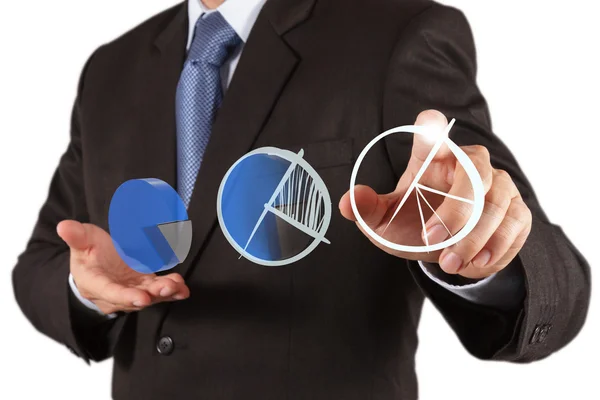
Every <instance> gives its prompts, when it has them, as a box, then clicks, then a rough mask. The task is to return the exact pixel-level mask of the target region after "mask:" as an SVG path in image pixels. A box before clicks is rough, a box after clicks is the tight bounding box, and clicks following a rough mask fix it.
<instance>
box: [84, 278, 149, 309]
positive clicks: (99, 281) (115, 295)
mask: <svg viewBox="0 0 600 400" xmlns="http://www.w3.org/2000/svg"><path fill="white" fill-rule="evenodd" d="M81 286H82V287H86V288H88V289H87V292H88V293H89V297H91V299H92V300H102V301H105V302H107V303H111V304H115V305H119V306H121V307H146V306H148V305H150V304H152V299H151V298H150V295H149V294H148V293H147V292H146V291H145V290H142V289H140V288H133V287H128V286H125V285H122V284H120V283H116V282H114V281H112V280H111V279H110V278H108V277H107V276H104V275H94V276H93V277H90V278H89V282H87V284H86V282H81Z"/></svg>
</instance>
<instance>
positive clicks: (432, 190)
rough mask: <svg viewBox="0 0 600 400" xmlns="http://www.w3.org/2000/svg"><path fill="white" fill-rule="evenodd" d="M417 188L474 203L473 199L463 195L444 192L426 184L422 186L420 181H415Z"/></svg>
mask: <svg viewBox="0 0 600 400" xmlns="http://www.w3.org/2000/svg"><path fill="white" fill-rule="evenodd" d="M417 188H421V189H423V190H427V191H428V192H431V193H435V194H439V195H441V196H445V197H449V198H451V199H454V200H458V201H462V202H464V203H469V204H475V202H474V201H473V200H470V199H465V198H464V197H459V196H454V195H453V194H450V193H445V192H442V191H440V190H437V189H433V188H430V187H428V186H423V185H421V184H420V183H417Z"/></svg>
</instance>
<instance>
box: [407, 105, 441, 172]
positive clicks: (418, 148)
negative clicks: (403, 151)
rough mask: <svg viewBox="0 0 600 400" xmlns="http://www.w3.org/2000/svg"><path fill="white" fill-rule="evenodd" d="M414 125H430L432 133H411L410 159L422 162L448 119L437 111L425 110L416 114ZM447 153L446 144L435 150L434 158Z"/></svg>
mask: <svg viewBox="0 0 600 400" xmlns="http://www.w3.org/2000/svg"><path fill="white" fill-rule="evenodd" d="M415 125H417V126H427V127H431V128H432V132H433V133H434V134H432V135H421V134H415V135H413V147H412V152H411V159H412V160H417V161H419V162H420V164H422V163H423V162H424V161H425V159H426V158H427V156H428V155H429V153H430V152H431V150H432V148H433V146H434V144H435V143H436V142H437V140H438V139H439V134H441V133H443V132H444V130H445V129H446V127H447V126H448V119H446V116H445V115H444V114H442V113H441V112H439V111H436V110H426V111H423V112H421V113H420V114H419V115H418V116H417V120H416V122H415ZM449 154H450V149H449V148H448V147H447V146H443V147H441V148H440V149H439V151H437V152H436V154H435V157H434V158H435V159H440V158H444V157H446V156H447V155H449Z"/></svg>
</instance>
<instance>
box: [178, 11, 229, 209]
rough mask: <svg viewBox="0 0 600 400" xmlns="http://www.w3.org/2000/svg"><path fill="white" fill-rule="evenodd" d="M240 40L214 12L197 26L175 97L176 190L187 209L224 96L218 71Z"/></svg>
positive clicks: (218, 14)
mask: <svg viewBox="0 0 600 400" xmlns="http://www.w3.org/2000/svg"><path fill="white" fill-rule="evenodd" d="M240 42H241V39H240V38H239V36H238V35H237V34H236V33H235V31H234V30H233V28H232V27H231V26H230V25H229V24H228V23H227V21H225V19H224V18H223V16H222V15H221V14H220V13H219V12H218V11H215V12H213V13H210V14H208V15H206V16H204V18H200V19H199V20H198V22H197V23H196V28H195V32H194V39H193V41H192V45H191V47H190V50H189V53H188V57H187V60H186V61H185V65H184V67H183V72H182V73H181V77H180V78H179V84H178V85H177V94H176V101H175V102H176V112H175V116H176V124H177V190H178V192H179V194H180V195H181V198H182V199H183V202H184V203H185V205H186V207H187V206H189V203H190V199H191V197H192V192H193V190H194V185H195V183H196V178H197V176H198V171H199V170H200V165H201V164H202V158H203V156H204V152H205V151H206V147H207V146H208V141H209V139H210V134H211V130H212V125H213V122H214V119H215V114H216V111H217V109H218V108H219V105H220V104H221V100H222V99H223V92H222V87H221V74H220V70H221V67H222V66H223V64H224V63H225V61H227V59H228V58H229V56H230V55H231V53H232V52H233V50H234V49H235V48H236V47H237V46H238V45H239V44H240Z"/></svg>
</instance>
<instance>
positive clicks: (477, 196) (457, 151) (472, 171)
mask: <svg viewBox="0 0 600 400" xmlns="http://www.w3.org/2000/svg"><path fill="white" fill-rule="evenodd" d="M454 123H455V120H454V119H453V120H452V121H451V122H450V123H449V124H448V126H447V127H446V130H445V131H442V132H440V130H439V128H435V127H431V126H415V125H405V126H400V127H397V128H393V129H390V130H387V131H385V132H383V133H381V134H380V135H378V136H377V137H375V138H374V139H373V140H371V142H369V143H368V144H367V146H366V147H365V148H364V149H363V151H362V152H361V153H360V155H359V156H358V159H357V160H356V163H355V165H354V169H353V170H352V176H351V178H350V203H351V206H352V211H353V212H354V215H355V216H356V219H357V223H358V224H359V225H360V226H361V228H362V229H364V231H365V232H366V233H367V234H368V235H369V236H370V237H371V238H372V239H373V240H375V241H377V242H378V243H380V244H381V245H383V246H385V247H387V248H390V249H393V250H397V251H403V252H410V253H421V252H430V251H436V250H441V249H444V248H446V247H449V246H452V245H453V244H456V243H458V242H459V241H461V240H462V239H464V238H465V237H466V236H467V235H468V234H469V233H470V232H471V231H472V230H473V228H475V225H477V222H478V221H479V218H480V217H481V214H482V213H483V207H484V202H485V189H484V186H483V182H482V180H481V176H480V175H479V172H477V168H476V167H475V165H474V164H473V162H472V161H471V159H470V158H469V157H468V156H467V154H466V153H465V152H464V151H462V149H461V148H460V147H458V146H457V145H456V144H455V143H454V142H453V141H452V140H450V138H449V136H448V134H449V132H450V130H451V129H452V127H453V126H454ZM393 134H413V135H424V136H427V137H428V138H435V144H434V145H433V147H432V149H431V151H430V152H429V155H428V156H427V158H426V159H425V161H424V162H423V165H422V166H421V168H420V170H419V171H418V172H417V174H416V175H415V177H414V178H413V181H412V182H411V184H410V185H409V187H408V189H407V191H406V193H405V194H404V196H403V198H402V200H401V201H400V204H399V205H398V206H397V208H396V210H395V212H394V214H393V215H392V217H391V218H390V220H389V222H388V223H387V226H389V225H390V224H391V223H392V221H393V220H394V218H395V217H396V215H397V214H398V212H399V211H400V210H401V209H402V207H403V206H404V205H405V204H406V201H407V199H408V197H409V196H410V194H412V193H413V192H414V193H415V194H416V196H415V197H416V201H417V204H418V210H419V213H420V219H421V223H422V226H423V230H424V233H425V235H424V236H425V238H427V231H426V229H425V220H424V218H423V208H424V207H425V206H428V207H429V208H430V209H431V210H432V211H433V213H434V215H435V216H436V217H437V218H438V219H439V215H437V213H436V212H435V210H434V209H433V208H432V207H431V205H430V204H429V203H428V201H427V199H426V198H425V196H424V193H423V192H424V191H428V192H432V193H436V194H438V195H441V196H445V197H449V198H452V199H454V200H457V201H464V202H467V203H469V204H472V205H473V209H472V212H471V215H470V217H469V219H468V220H467V223H466V224H465V225H464V226H463V228H462V229H461V230H460V231H458V232H457V233H456V234H455V235H453V236H452V235H450V237H449V238H448V239H447V240H445V241H443V242H440V243H435V244H430V243H426V244H425V245H421V246H415V245H406V244H400V243H394V242H391V241H389V240H387V239H385V238H383V237H382V236H380V235H379V234H378V233H376V232H375V231H374V230H373V229H371V227H369V226H368V225H367V224H366V222H365V221H364V219H363V218H362V217H361V215H360V213H359V212H358V208H357V206H356V197H355V194H354V188H355V186H356V177H357V175H358V171H359V169H360V165H361V163H362V162H363V160H364V158H365V156H366V155H367V153H368V152H369V150H370V149H371V148H372V147H373V146H374V145H375V144H376V143H378V142H379V141H380V140H382V139H384V138H385V137H387V136H389V135H393ZM443 144H446V145H447V146H448V148H449V149H450V151H452V153H453V154H454V156H455V157H456V159H457V160H458V162H459V163H460V164H461V165H462V167H463V168H464V170H465V172H466V174H467V176H468V178H469V180H470V182H471V186H472V188H473V199H466V198H461V197H457V196H452V195H450V194H448V193H444V192H442V191H439V190H436V189H435V188H430V187H427V186H425V185H422V184H421V183H420V182H419V180H420V179H421V177H422V176H423V174H424V173H425V171H426V170H427V167H428V166H429V165H430V164H431V161H432V160H433V158H434V157H435V155H436V153H437V152H438V151H439V150H440V148H441V147H442V145H443ZM421 201H422V203H421ZM440 221H441V219H440ZM441 223H442V224H443V225H444V227H445V224H444V221H441ZM446 229H447V228H446ZM425 240H426V239H425Z"/></svg>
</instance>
